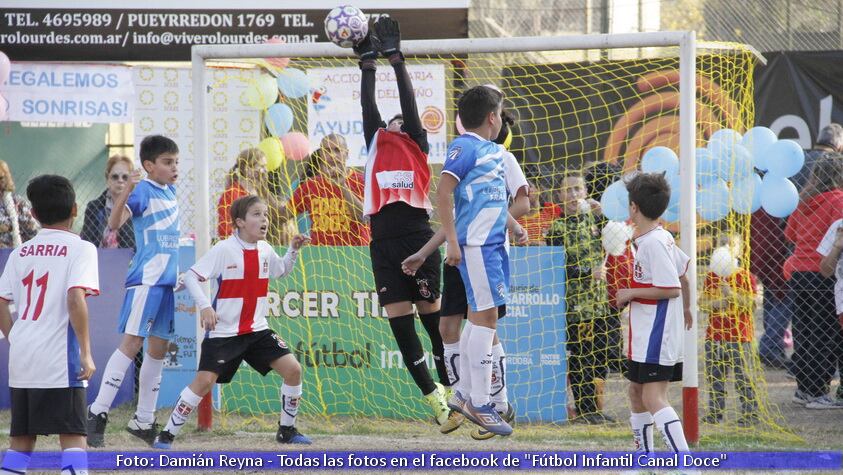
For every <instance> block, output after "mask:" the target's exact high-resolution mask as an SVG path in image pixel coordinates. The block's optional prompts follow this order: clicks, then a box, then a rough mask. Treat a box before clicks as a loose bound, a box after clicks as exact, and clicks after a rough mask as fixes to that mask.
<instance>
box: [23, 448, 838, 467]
mask: <svg viewBox="0 0 843 475" xmlns="http://www.w3.org/2000/svg"><path fill="white" fill-rule="evenodd" d="M60 463H61V453H60V452H36V453H34V454H33V456H32V459H31V460H30V463H29V469H30V470H49V469H58V468H59V465H60ZM88 468H89V469H91V470H185V469H187V470H197V471H205V472H207V471H208V470H209V469H213V470H244V469H247V470H250V471H264V470H266V471H278V470H284V469H287V470H289V469H318V470H339V471H350V470H395V469H401V470H403V471H414V470H419V471H421V470H424V471H431V470H443V471H453V470H478V469H491V470H503V471H516V470H554V471H561V470H594V471H601V472H606V471H617V469H627V468H629V469H635V468H648V469H649V468H652V469H696V470H764V471H773V470H775V471H783V470H828V471H839V470H841V469H843V453H841V452H697V453H692V454H690V453H686V454H676V453H658V454H650V455H649V456H648V455H646V454H642V453H629V452H534V451H529V452H520V451H519V452H430V451H417V452H416V451H414V452H397V451H392V452H390V451H379V452H374V451H360V452H358V451H354V452H344V451H343V452H341V451H332V452H319V451H313V452H295V451H290V452H203V453H197V452H164V453H158V452H90V453H89V454H88Z"/></svg>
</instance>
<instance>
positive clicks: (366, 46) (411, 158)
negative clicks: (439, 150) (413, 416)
mask: <svg viewBox="0 0 843 475" xmlns="http://www.w3.org/2000/svg"><path fill="white" fill-rule="evenodd" d="M374 30H375V31H374V33H370V34H369V35H368V36H367V37H366V38H365V39H364V40H363V41H361V42H360V43H358V44H357V45H356V46H355V47H354V51H355V52H356V53H357V54H358V55H359V56H360V71H361V75H360V76H361V86H360V89H361V91H360V105H361V106H362V109H363V133H364V135H365V139H366V145H367V147H368V151H369V158H368V160H367V162H366V173H365V189H364V194H363V214H364V215H365V216H368V217H369V220H370V221H369V222H370V224H371V234H372V242H371V244H370V245H369V251H370V254H371V258H372V272H373V274H374V277H375V287H376V289H377V292H378V302H379V303H380V305H381V306H382V307H384V308H385V309H386V313H387V316H388V317H389V326H390V328H391V329H392V334H393V335H394V337H395V342H396V343H397V345H398V349H399V350H400V351H401V356H402V357H403V359H404V364H405V365H406V367H407V370H408V371H409V372H410V375H411V376H412V378H413V381H415V383H416V386H418V388H419V390H420V391H421V393H422V394H423V395H424V397H425V401H426V402H427V404H428V405H430V407H431V408H432V410H433V415H434V417H435V419H436V422H437V423H438V424H443V423H445V422H446V421H447V420H448V407H447V405H446V396H445V391H444V388H443V386H442V384H440V383H435V382H434V381H433V378H431V375H430V372H429V371H428V368H427V363H426V360H425V358H424V348H423V347H422V344H421V340H419V337H418V334H417V333H416V327H415V312H416V311H418V314H419V319H420V320H421V322H422V325H424V328H425V330H426V331H427V334H428V336H429V337H430V342H431V347H432V353H433V359H434V362H435V363H436V370H437V373H438V375H439V380H440V381H441V382H443V383H444V384H446V385H447V384H448V372H447V369H446V367H445V361H444V359H443V352H444V347H443V345H442V337H441V336H440V334H439V315H440V313H439V295H440V289H439V281H440V268H439V261H440V259H441V257H440V255H439V250H438V249H437V250H436V251H435V252H434V253H433V254H431V255H430V256H428V258H427V259H426V260H425V262H424V263H423V264H422V265H421V267H420V268H419V270H418V271H417V272H416V274H415V275H414V276H409V275H405V274H404V273H403V272H402V270H401V261H403V260H404V259H405V258H406V257H407V256H409V255H410V254H412V253H414V252H415V251H416V250H418V249H419V248H420V247H422V246H423V245H424V243H425V242H427V240H428V239H430V238H431V237H432V236H433V230H432V229H431V227H430V219H429V213H430V211H431V210H432V209H433V206H432V205H431V203H430V199H429V198H428V193H429V191H430V168H429V166H428V164H427V154H428V150H429V148H430V146H429V144H428V142H427V132H426V131H425V130H424V129H423V128H422V123H421V119H419V114H418V110H417V108H416V99H415V95H414V94H413V85H412V83H411V81H410V75H409V74H408V73H407V67H406V65H405V64H404V55H402V54H401V50H400V43H401V32H400V30H399V26H398V22H397V21H395V20H393V19H391V18H389V17H381V18H380V19H378V21H377V22H376V23H375V25H374ZM379 53H380V54H382V55H383V56H384V57H386V58H387V59H388V60H389V63H390V64H391V65H392V69H393V71H394V72H395V78H396V82H397V86H398V95H399V98H400V102H401V112H402V114H400V115H396V116H395V117H393V118H392V119H390V121H389V123H388V124H386V123H384V122H383V121H382V120H381V116H380V112H379V111H378V106H377V103H376V102H375V70H376V62H375V61H376V59H377V56H378V54H379ZM413 306H415V310H414V309H413Z"/></svg>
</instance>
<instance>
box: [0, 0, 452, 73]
mask: <svg viewBox="0 0 843 475" xmlns="http://www.w3.org/2000/svg"><path fill="white" fill-rule="evenodd" d="M9 3H12V4H17V3H16V2H8V3H6V6H5V7H3V8H2V9H0V51H3V52H4V53H6V54H7V55H8V56H9V58H11V60H12V61H189V60H190V48H191V46H193V45H198V44H225V45H232V44H259V43H263V42H265V41H267V40H269V39H272V38H275V39H281V40H283V41H285V42H287V43H315V42H323V41H327V37H326V36H325V28H324V24H323V22H324V19H325V15H327V13H328V11H330V9H331V6H328V5H329V4H327V3H326V2H324V1H321V2H320V1H317V2H310V4H309V5H308V7H307V8H300V9H276V10H266V9H249V7H248V6H246V7H241V6H239V5H238V9H237V10H232V9H225V7H223V8H219V9H202V10H198V9H192V8H190V7H187V6H185V7H184V8H178V7H179V5H178V3H179V2H175V5H172V6H167V7H166V9H149V5H148V4H142V5H139V6H142V7H143V8H137V9H135V8H132V9H127V8H126V6H124V5H120V4H118V3H117V2H113V3H111V2H101V4H105V5H106V6H105V7H100V8H62V9H56V8H37V7H35V8H34V7H31V6H27V7H23V8H9V7H8V5H9ZM31 3H38V2H31ZM150 3H156V2H150ZM214 3H215V2H209V4H210V5H209V6H214V5H213V4H214ZM216 3H218V2H216ZM340 3H342V2H339V1H338V2H337V4H340ZM351 3H353V2H351ZM323 4H324V8H319V9H316V8H314V7H321V6H323ZM398 5H399V6H396V3H395V2H392V3H388V2H371V1H369V2H363V3H361V6H360V7H361V8H363V9H364V12H365V13H366V14H367V15H369V16H374V17H376V18H377V17H379V16H383V15H388V16H391V17H393V18H395V19H397V20H398V21H399V22H400V23H401V32H402V35H403V37H404V38H405V39H440V38H466V37H467V36H468V8H467V4H466V3H465V2H462V1H459V0H454V1H450V2H443V1H439V2H436V4H435V7H437V8H436V9H437V12H436V13H435V14H431V12H430V8H424V9H422V8H417V9H404V8H400V2H399V4H398ZM132 6H134V5H132ZM109 7H113V8H109ZM280 7H281V8H284V5H283V3H282V5H281V6H280ZM366 7H369V8H366ZM379 7H382V8H379ZM229 8H230V7H229Z"/></svg>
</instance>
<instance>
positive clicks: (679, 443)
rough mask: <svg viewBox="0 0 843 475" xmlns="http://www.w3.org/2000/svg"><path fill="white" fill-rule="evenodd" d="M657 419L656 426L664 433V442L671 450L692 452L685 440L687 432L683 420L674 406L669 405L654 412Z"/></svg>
mask: <svg viewBox="0 0 843 475" xmlns="http://www.w3.org/2000/svg"><path fill="white" fill-rule="evenodd" d="M653 419H655V421H656V428H657V429H658V430H659V432H661V433H662V437H663V438H664V443H665V445H667V448H668V449H669V450H672V451H674V452H690V451H691V449H689V448H688V442H686V441H685V433H684V432H683V431H682V421H680V420H679V415H678V414H676V411H674V410H673V408H672V407H670V406H667V407H665V408H663V409H662V410H660V411H659V412H657V413H655V414H653Z"/></svg>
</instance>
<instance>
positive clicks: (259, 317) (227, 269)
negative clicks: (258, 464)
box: [153, 195, 310, 449]
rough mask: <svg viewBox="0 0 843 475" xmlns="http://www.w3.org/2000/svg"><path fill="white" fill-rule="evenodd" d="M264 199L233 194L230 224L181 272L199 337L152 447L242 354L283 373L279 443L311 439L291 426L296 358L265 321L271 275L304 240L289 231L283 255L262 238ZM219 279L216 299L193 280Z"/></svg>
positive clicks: (297, 381)
mask: <svg viewBox="0 0 843 475" xmlns="http://www.w3.org/2000/svg"><path fill="white" fill-rule="evenodd" d="M267 213H268V211H267V206H266V204H264V202H263V201H261V199H260V198H258V197H257V196H255V195H248V196H244V197H242V198H238V199H237V200H235V201H234V203H232V205H231V209H230V214H231V223H232V227H233V228H234V229H236V231H234V234H233V235H231V236H230V237H229V238H228V239H225V240H223V241H220V242H218V243H217V244H215V245H214V247H212V248H211V250H210V251H208V253H207V254H205V255H204V256H202V258H201V259H199V261H198V262H196V264H194V265H193V267H191V268H190V271H189V272H187V273H185V276H184V285H185V287H187V290H188V291H189V292H190V295H191V296H192V297H193V300H194V301H195V302H196V306H197V307H198V308H199V309H200V312H201V313H200V316H201V320H202V327H203V328H204V329H205V330H206V332H207V333H206V336H205V339H204V340H202V356H201V358H200V361H199V370H198V372H197V373H196V377H195V378H194V379H193V382H192V383H190V385H189V386H188V387H186V388H184V390H182V392H181V394H180V395H179V400H178V401H177V402H176V407H175V409H173V413H172V414H171V415H170V419H169V420H168V421H167V425H166V426H165V427H164V430H163V431H161V433H160V434H158V437H156V439H155V442H154V443H153V447H155V448H157V449H169V448H171V447H172V445H173V440H174V439H175V436H176V435H178V433H179V431H180V430H181V429H182V427H183V426H184V423H185V422H186V421H187V419H188V417H190V413H192V412H193V410H194V409H195V408H196V406H197V405H199V401H201V400H202V398H203V397H204V396H205V395H206V394H208V393H209V392H210V391H211V388H213V387H214V384H216V383H221V384H222V383H228V382H230V381H231V379H232V378H233V377H234V375H235V373H237V369H238V368H239V367H240V363H241V362H242V361H244V360H245V361H246V362H247V363H249V365H250V366H251V367H252V368H254V369H255V370H256V371H258V372H259V373H261V374H262V375H266V374H267V373H269V372H270V371H272V370H274V371H275V372H276V373H278V374H279V375H280V376H281V377H282V378H284V383H283V384H282V385H281V417H280V420H279V422H278V432H277V433H276V434H275V440H277V441H278V442H280V443H283V444H310V439H308V438H307V437H305V436H304V435H302V434H300V433H299V431H298V430H297V429H296V427H295V422H296V414H297V413H298V409H299V399H300V398H301V393H302V384H301V366H300V365H299V362H298V361H296V357H295V355H293V354H292V353H291V352H290V349H289V348H288V347H287V343H285V342H284V340H282V339H281V338H279V337H278V335H276V334H275V333H274V332H273V331H272V330H270V329H269V325H268V324H267V322H266V314H267V312H268V310H269V306H268V303H267V299H266V294H267V291H268V290H269V279H277V278H279V277H284V276H285V275H287V274H289V273H290V272H291V271H292V270H293V266H295V264H296V256H297V255H298V252H299V249H300V248H301V247H302V246H303V245H304V244H305V243H306V242H307V241H308V238H307V237H305V236H302V235H298V236H295V237H293V239H292V240H291V242H290V247H289V249H287V253H286V254H285V255H284V257H280V256H278V254H276V253H275V251H274V250H273V249H272V246H270V245H269V243H267V242H266V241H264V239H265V238H266V230H267V228H268V226H269V219H268V218H267ZM207 280H218V283H219V285H218V289H217V294H216V296H215V297H214V304H213V306H212V305H211V302H210V301H209V300H208V297H207V296H205V293H204V292H203V291H202V286H201V285H200V284H199V282H205V281H207Z"/></svg>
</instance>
